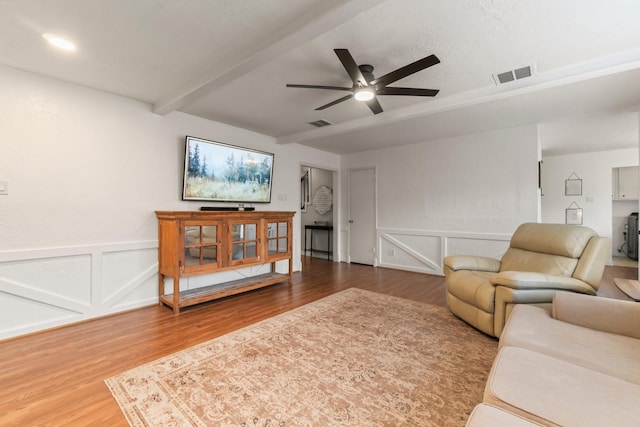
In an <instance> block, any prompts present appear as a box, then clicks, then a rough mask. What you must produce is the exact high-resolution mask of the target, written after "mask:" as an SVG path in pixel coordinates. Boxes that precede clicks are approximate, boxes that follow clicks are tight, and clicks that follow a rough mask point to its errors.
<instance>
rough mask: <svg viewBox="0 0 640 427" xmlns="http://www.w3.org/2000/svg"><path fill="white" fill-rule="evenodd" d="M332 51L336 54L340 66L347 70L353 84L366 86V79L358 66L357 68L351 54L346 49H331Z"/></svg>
mask: <svg viewBox="0 0 640 427" xmlns="http://www.w3.org/2000/svg"><path fill="white" fill-rule="evenodd" d="M333 51H334V52H335V53H336V55H338V59H339V60H340V62H342V66H343V67H344V69H345V70H347V74H349V77H351V80H353V84H354V85H356V86H367V85H368V83H367V80H366V79H365V78H364V76H363V75H362V72H361V71H360V68H358V64H356V61H355V60H354V59H353V56H351V54H350V53H349V51H348V50H347V49H333Z"/></svg>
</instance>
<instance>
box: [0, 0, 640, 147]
mask: <svg viewBox="0 0 640 427" xmlns="http://www.w3.org/2000/svg"><path fill="white" fill-rule="evenodd" d="M639 18H640V2H638V1H635V0H608V1H606V2H605V1H602V0H562V1H558V0H520V1H515V0H514V1H504V0H500V1H499V0H447V1H442V0H440V1H437V0H386V1H382V0H344V1H339V0H296V1H290V0H210V1H204V0H109V1H105V0H57V1H51V0H29V1H25V0H0V64H4V65H7V66H11V67H15V68H18V69H22V70H26V71H31V72H35V73H39V74H43V75H47V76H50V77H54V78H57V79H61V80H65V81H70V82H74V83H77V84H81V85H85V86H88V87H92V88H96V89H100V90H104V91H107V92H111V93H115V94H119V95H124V96H127V97H130V98H134V99H138V100H141V101H144V102H148V103H150V104H152V105H153V110H154V111H155V112H157V113H158V114H170V113H171V112H172V111H182V112H186V113H189V114H193V115H196V116H200V117H205V118H209V119H212V120H216V121H219V122H224V123H229V124H232V125H235V126H240V127H243V128H246V129H250V130H254V131H257V132H261V133H264V134H266V135H270V136H273V137H275V138H276V139H277V141H278V142H279V143H291V142H299V143H302V144H305V145H309V146H313V147H317V148H320V149H323V150H327V151H331V152H335V153H353V152H359V151H363V150H369V149H374V148H380V147H388V146H393V145H401V144H407V143H413V142H422V141H428V140H430V139H433V138H444V137H449V136H455V135H460V134H465V133H472V132H479V131H484V130H490V129H496V128H504V127H511V126H520V125H527V124H539V125H540V136H541V143H542V146H543V150H544V153H545V154H561V153H569V152H584V151H596V150H604V149H610V148H626V147H637V146H638V121H639V120H638V113H637V112H638V111H639V110H640V25H638V21H639ZM45 32H47V33H56V34H59V35H61V36H65V37H67V38H69V39H71V40H73V41H74V42H75V43H76V44H77V46H78V49H77V51H76V52H60V51H56V50H55V49H53V48H52V47H51V46H49V45H47V44H46V42H45V41H44V40H43V39H42V37H41V34H42V33H45ZM334 48H347V49H349V51H350V52H351V54H352V55H353V57H354V58H355V60H356V62H357V63H359V64H362V63H368V64H372V65H373V66H374V67H375V70H374V74H375V75H377V76H381V75H383V74H386V73H388V72H390V71H392V70H394V69H397V68H399V67H401V66H403V65H406V64H408V63H411V62H413V61H416V60H417V59H420V58H423V57H425V56H428V55H430V54H435V55H437V56H438V57H439V58H440V60H441V63H440V64H437V65H435V66H433V67H431V68H428V69H426V70H423V71H421V72H419V73H416V74H414V75H411V76H409V77H407V78H405V79H402V80H400V81H399V82H397V83H396V84H393V85H397V86H412V87H424V88H434V89H440V93H439V94H438V96H437V97H435V98H421V97H394V96H381V97H380V103H381V105H382V107H383V108H384V110H385V112H384V113H382V114H378V115H373V114H372V113H371V111H370V110H369V109H368V108H367V107H366V105H364V104H362V103H359V102H358V101H355V100H349V101H346V102H343V103H341V104H338V105H336V106H333V107H330V108H328V109H326V110H323V111H315V110H314V109H315V108H316V107H319V106H320V105H323V104H326V103H328V102H330V101H332V100H334V99H337V98H339V97H341V96H343V95H344V92H335V91H324V90H311V89H298V88H286V87H285V84H286V83H299V84H319V85H337V86H345V85H346V86H351V82H350V79H349V77H348V75H347V74H346V72H345V70H344V68H343V67H342V65H341V64H340V62H339V60H338V58H337V57H336V56H335V54H334V52H333V49H334ZM526 65H531V66H533V67H534V70H535V74H534V76H533V77H531V78H528V79H524V80H521V81H516V82H512V83H507V84H504V85H501V86H497V85H496V84H495V82H494V79H493V77H492V75H493V74H494V73H500V72H503V71H506V70H510V69H514V68H518V67H522V66H526ZM393 85H392V86H393ZM318 119H325V120H328V121H330V122H332V123H334V125H332V126H328V127H326V128H321V129H316V128H314V127H313V126H311V125H309V124H308V123H309V122H312V121H315V120H318Z"/></svg>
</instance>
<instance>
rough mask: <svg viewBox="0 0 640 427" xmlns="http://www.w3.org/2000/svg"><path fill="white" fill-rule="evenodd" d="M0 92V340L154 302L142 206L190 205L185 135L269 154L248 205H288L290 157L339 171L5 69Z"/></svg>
mask: <svg viewBox="0 0 640 427" xmlns="http://www.w3.org/2000/svg"><path fill="white" fill-rule="evenodd" d="M0 93H2V96H1V97H0V121H1V123H2V126H1V129H2V132H1V133H0V150H1V151H0V180H6V181H8V182H9V194H8V195H0V236H1V237H0V339H2V338H6V337H10V336H15V335H20V334H23V333H27V332H31V331H35V330H40V329H44V328H49V327H53V326H57V325H61V324H65V323H69V322H74V321H78V320H83V319H87V318H91V317H96V316H100V315H104V314H109V313H113V312H117V311H121V310H125V309H129V308H133V307H139V306H142V305H147V304H152V303H154V302H156V301H157V278H156V273H157V251H156V249H157V222H156V218H155V214H154V211H155V210H197V209H199V208H200V206H201V205H202V204H201V203H193V202H182V201H181V200H180V196H181V181H182V163H183V157H184V137H185V135H194V136H198V137H202V138H206V139H212V140H216V141H222V142H226V143H230V144H234V145H239V146H244V147H248V148H254V149H259V150H264V151H268V152H272V153H274V154H275V161H274V164H275V171H274V186H273V195H272V203H271V204H268V205H256V209H258V210H292V211H298V210H299V206H298V200H299V188H300V187H299V183H300V180H299V171H300V164H301V163H310V162H313V164H314V165H319V166H321V167H326V168H327V169H339V168H340V157H339V156H337V155H334V154H330V153H326V152H322V151H319V150H314V149H311V148H308V147H304V146H301V145H297V144H291V145H286V146H283V145H277V144H275V143H274V140H273V139H272V138H270V137H268V136H265V135H260V134H257V133H254V132H250V131H246V130H243V129H239V128H235V127H231V126H227V125H224V124H220V123H216V122H212V121H209V120H204V119H200V118H197V117H193V116H189V115H186V114H182V113H171V114H169V115H167V116H159V115H155V114H153V113H152V112H151V108H150V106H149V105H147V104H144V103H141V102H137V101H134V100H131V99H127V98H123V97H119V96H115V95H111V94H107V93H104V92H100V91H95V90H91V89H87V88H84V87H81V86H76V85H72V84H68V83H64V82H60V81H57V80H53V79H48V78H44V77H41V76H38V75H34V74H30V73H25V72H21V71H18V70H15V69H11V68H7V67H0ZM299 229H300V215H299V214H296V216H295V217H294V230H299ZM299 237H300V236H297V238H296V239H295V241H294V269H295V270H298V269H299V268H300V264H299V260H300V239H299Z"/></svg>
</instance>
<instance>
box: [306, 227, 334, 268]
mask: <svg viewBox="0 0 640 427" xmlns="http://www.w3.org/2000/svg"><path fill="white" fill-rule="evenodd" d="M318 230H322V231H326V232H327V250H326V251H325V250H320V249H313V233H314V232H316V231H318ZM307 231H310V232H311V236H310V237H311V239H310V240H311V246H309V247H307ZM332 234H333V225H305V226H304V253H305V255H306V254H307V251H310V252H311V256H312V257H313V253H314V252H318V253H326V254H327V259H328V260H330V259H331V258H333V251H332V250H331V235H332Z"/></svg>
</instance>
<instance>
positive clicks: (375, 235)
mask: <svg viewBox="0 0 640 427" xmlns="http://www.w3.org/2000/svg"><path fill="white" fill-rule="evenodd" d="M362 170H372V171H373V229H372V230H371V232H372V235H373V266H374V267H377V266H378V264H379V262H378V257H379V252H380V251H379V250H378V246H379V244H378V168H377V166H375V165H371V166H360V167H357V168H349V169H347V224H346V225H347V257H346V258H347V263H351V223H350V222H349V221H350V220H351V173H352V172H357V171H362Z"/></svg>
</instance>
